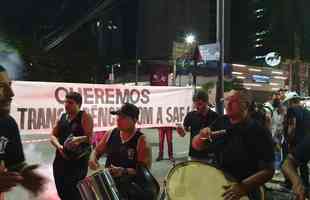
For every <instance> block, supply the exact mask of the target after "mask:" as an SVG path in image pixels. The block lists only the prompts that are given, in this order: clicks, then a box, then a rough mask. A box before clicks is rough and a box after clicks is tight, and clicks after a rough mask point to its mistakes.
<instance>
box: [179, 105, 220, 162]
mask: <svg viewBox="0 0 310 200" xmlns="http://www.w3.org/2000/svg"><path fill="white" fill-rule="evenodd" d="M218 118H219V115H218V114H217V113H216V112H214V111H212V110H210V109H209V110H208V112H207V114H206V115H202V114H201V113H199V112H197V111H192V112H189V113H188V114H187V115H186V116H185V119H184V122H183V126H184V127H185V128H186V129H189V128H190V132H191V138H190V144H189V156H192V157H195V158H208V154H207V153H206V152H204V151H196V150H195V149H193V147H192V140H193V138H194V137H195V136H196V135H197V134H199V131H200V130H201V129H203V128H205V127H208V126H210V125H211V124H212V123H213V122H214V121H215V120H217V119H218Z"/></svg>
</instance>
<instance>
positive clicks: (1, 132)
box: [0, 116, 25, 171]
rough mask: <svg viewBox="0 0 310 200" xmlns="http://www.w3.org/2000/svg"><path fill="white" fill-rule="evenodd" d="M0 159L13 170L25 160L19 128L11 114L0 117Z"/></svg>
mask: <svg viewBox="0 0 310 200" xmlns="http://www.w3.org/2000/svg"><path fill="white" fill-rule="evenodd" d="M0 160H4V162H5V165H6V167H7V168H8V169H9V170H13V171H14V170H18V169H19V168H20V167H21V165H23V163H24V162H25V156H24V152H23V146H22V143H21V139H20V134H19V129H18V126H17V124H16V121H15V120H14V119H13V118H12V117H11V116H8V117H6V118H2V119H0Z"/></svg>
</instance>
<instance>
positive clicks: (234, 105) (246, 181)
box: [192, 89, 274, 200]
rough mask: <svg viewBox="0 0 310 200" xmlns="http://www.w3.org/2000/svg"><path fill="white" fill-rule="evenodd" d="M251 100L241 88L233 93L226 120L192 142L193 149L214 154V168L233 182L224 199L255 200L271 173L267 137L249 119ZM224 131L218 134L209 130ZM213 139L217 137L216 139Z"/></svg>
mask: <svg viewBox="0 0 310 200" xmlns="http://www.w3.org/2000/svg"><path fill="white" fill-rule="evenodd" d="M250 105H251V98H250V95H249V92H248V91H247V90H245V89H242V90H239V91H233V92H232V95H231V96H229V97H228V99H227V105H226V112H227V117H223V118H222V119H221V120H218V122H217V123H215V124H214V125H213V126H211V127H207V128H204V129H202V130H201V131H200V133H199V134H198V135H196V136H195V138H194V139H193V143H192V145H193V148H194V149H196V150H197V151H202V150H204V151H207V152H212V153H214V154H215V157H216V161H217V164H218V166H219V167H220V168H221V169H223V170H224V171H225V172H226V173H228V174H230V175H231V176H232V177H234V178H235V179H236V183H234V184H231V185H227V186H224V189H225V192H224V193H223V197H224V200H239V199H240V198H241V197H243V196H246V195H247V196H249V198H250V199H251V200H259V199H261V197H260V192H259V187H260V186H262V185H263V184H264V183H265V182H267V181H268V180H270V179H271V178H272V176H273V174H274V151H273V141H272V138H271V134H270V132H269V131H268V129H267V128H266V127H263V126H262V125H261V124H259V123H258V122H257V121H256V120H253V119H251V118H250V116H249V107H250ZM223 129H224V130H225V131H226V133H225V134H222V135H216V134H213V135H212V131H216V130H223ZM216 136H217V137H216Z"/></svg>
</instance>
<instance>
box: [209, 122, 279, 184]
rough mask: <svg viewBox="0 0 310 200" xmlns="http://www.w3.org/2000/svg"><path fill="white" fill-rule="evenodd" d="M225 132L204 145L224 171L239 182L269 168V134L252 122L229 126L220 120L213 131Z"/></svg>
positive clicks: (270, 155)
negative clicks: (222, 130) (206, 145)
mask: <svg viewBox="0 0 310 200" xmlns="http://www.w3.org/2000/svg"><path fill="white" fill-rule="evenodd" d="M221 129H226V134H225V135H224V136H222V137H220V138H217V139H216V140H215V141H213V142H212V143H209V144H208V151H209V152H213V153H215V155H216V159H217V164H218V165H219V167H220V168H221V169H223V170H224V172H226V173H228V174H230V175H231V176H232V177H234V178H236V179H237V181H241V180H243V179H245V178H247V177H249V176H251V175H253V174H255V173H256V172H258V171H259V170H261V169H264V168H266V167H273V163H274V150H273V142H272V137H271V133H270V132H269V130H268V129H266V128H264V127H263V126H261V125H260V124H259V123H258V122H256V121H255V120H248V121H246V122H242V123H239V124H231V123H230V122H229V120H228V118H226V117H223V118H221V120H218V122H217V123H216V124H215V125H214V126H213V130H221Z"/></svg>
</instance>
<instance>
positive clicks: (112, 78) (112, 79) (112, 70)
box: [111, 64, 114, 83]
mask: <svg viewBox="0 0 310 200" xmlns="http://www.w3.org/2000/svg"><path fill="white" fill-rule="evenodd" d="M111 74H112V75H111V76H112V77H111V83H114V64H113V65H112V69H111Z"/></svg>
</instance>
